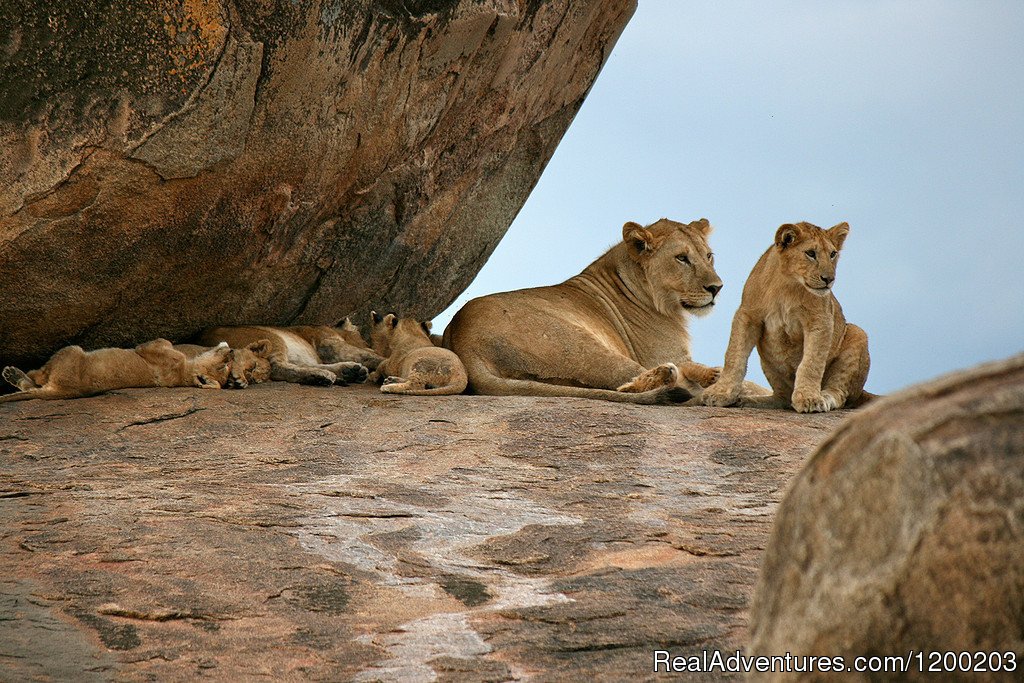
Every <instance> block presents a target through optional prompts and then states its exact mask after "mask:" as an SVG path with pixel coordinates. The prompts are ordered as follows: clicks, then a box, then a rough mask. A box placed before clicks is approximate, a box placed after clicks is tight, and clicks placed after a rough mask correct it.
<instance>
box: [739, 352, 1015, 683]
mask: <svg viewBox="0 0 1024 683" xmlns="http://www.w3.org/2000/svg"><path fill="white" fill-rule="evenodd" d="M750 638H751V645H750V649H751V651H752V653H753V654H758V655H784V654H785V653H787V652H790V653H793V654H794V655H796V654H801V655H827V656H833V655H844V656H845V657H846V664H847V665H850V666H855V665H856V664H855V661H854V658H855V657H856V656H858V655H862V656H871V655H876V656H882V657H884V656H886V655H902V656H904V657H906V656H907V655H908V653H911V652H923V653H925V654H924V659H923V661H924V663H925V665H926V667H927V666H928V665H931V664H934V663H935V662H936V660H935V659H934V658H933V656H931V655H929V654H928V653H929V652H936V653H945V652H953V653H961V652H971V653H973V652H982V653H985V652H989V653H990V652H998V653H1007V652H1009V653H1011V657H1013V658H1015V661H1016V664H1015V667H1016V673H1014V674H1012V677H1014V679H1015V680H1020V678H1019V676H1020V672H1021V670H1022V668H1024V355H1020V356H1016V357H1014V358H1011V359H1009V360H1007V361H1005V362H1001V363H995V364H990V365H984V366H981V367H979V368H977V369H975V370H971V371H968V372H964V373H960V374H956V375H952V376H950V377H947V378H944V379H940V380H937V381H935V382H931V383H929V384H925V385H922V386H921V387H919V388H915V389H913V390H910V391H907V392H904V393H902V394H900V395H898V396H894V397H892V398H890V399H887V400H882V401H879V402H878V403H877V404H876V405H874V406H873V407H870V408H867V409H865V410H863V411H861V412H858V413H857V414H856V415H855V416H854V417H852V418H850V419H849V420H848V421H847V422H845V423H844V424H843V425H842V427H840V428H839V429H838V430H837V431H836V432H835V433H834V434H833V435H832V436H831V437H829V439H828V440H826V441H825V442H824V443H823V444H822V445H821V447H820V448H819V449H818V450H817V452H816V453H815V454H814V455H813V456H812V458H811V460H810V462H809V463H808V464H807V466H806V467H805V468H804V470H803V471H802V472H801V473H800V475H799V476H798V477H797V478H796V480H795V482H794V484H793V486H792V488H791V489H790V490H789V492H788V493H787V495H786V497H785V499H784V501H783V504H782V505H781V506H780V508H779V512H778V515H777V517H776V520H775V525H774V529H773V531H772V537H771V540H770V542H769V545H768V550H767V552H766V556H765V560H764V565H763V567H762V570H761V574H760V578H759V581H758V588H757V593H756V596H755V599H754V604H753V608H752V615H751V634H750ZM969 659H970V661H968V658H964V659H960V658H959V657H957V658H956V660H954V659H952V658H949V657H947V658H946V662H945V663H942V662H940V664H939V665H940V666H945V667H949V666H951V665H952V666H957V667H959V666H962V665H964V664H968V665H970V666H976V665H977V663H978V661H979V660H978V658H977V657H970V658H969ZM982 659H983V660H984V662H983V664H984V665H985V666H986V667H990V668H989V673H988V674H986V677H993V678H1001V677H1004V676H1006V675H1007V673H1006V670H1007V668H1008V663H1009V658H1008V657H1007V656H1005V655H1002V654H1000V656H998V657H996V658H994V659H993V660H992V661H989V659H988V657H984V656H983V657H982ZM996 660H999V661H996ZM883 663H884V662H880V663H878V664H883ZM869 664H870V663H869ZM997 667H1001V668H1002V670H1001V671H998V670H997V672H992V669H996V668H997ZM917 669H918V660H917V659H914V663H913V672H914V673H912V674H910V675H911V677H918V676H922V674H920V673H919V672H918V671H917ZM955 671H958V672H959V669H955ZM878 675H880V674H876V676H878ZM923 675H924V676H928V675H934V674H923ZM957 675H960V676H963V675H964V674H963V673H958V674H957ZM773 677H782V676H779V675H778V674H775V675H774V676H773ZM886 677H887V678H891V677H893V675H892V670H891V669H890V673H889V675H888V676H886ZM972 680H974V679H972Z"/></svg>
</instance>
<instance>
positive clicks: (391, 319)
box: [384, 313, 398, 329]
mask: <svg viewBox="0 0 1024 683" xmlns="http://www.w3.org/2000/svg"><path fill="white" fill-rule="evenodd" d="M384 325H385V326H386V327H390V328H391V329H395V328H396V327H398V318H397V317H396V316H395V314H394V313H388V314H387V315H386V316H384Z"/></svg>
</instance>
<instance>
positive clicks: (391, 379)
mask: <svg viewBox="0 0 1024 683" xmlns="http://www.w3.org/2000/svg"><path fill="white" fill-rule="evenodd" d="M404 381H405V380H404V379H402V378H401V377H395V376H394V375H391V376H390V377H385V378H384V381H383V382H381V384H382V385H383V384H400V383H401V382H404Z"/></svg>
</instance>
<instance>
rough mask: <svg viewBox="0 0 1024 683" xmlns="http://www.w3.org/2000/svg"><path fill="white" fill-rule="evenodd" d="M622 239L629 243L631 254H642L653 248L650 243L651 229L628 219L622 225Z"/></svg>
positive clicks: (651, 239)
mask: <svg viewBox="0 0 1024 683" xmlns="http://www.w3.org/2000/svg"><path fill="white" fill-rule="evenodd" d="M622 241H623V242H625V243H626V244H627V245H629V251H630V253H631V254H633V255H638V254H642V253H644V252H645V251H650V250H651V249H653V248H654V245H653V244H651V242H652V241H653V237H652V236H651V231H650V230H647V229H646V228H644V226H642V225H640V224H639V223H635V222H633V221H628V222H627V223H626V224H625V225H623V226H622Z"/></svg>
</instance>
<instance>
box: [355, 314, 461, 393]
mask: <svg viewBox="0 0 1024 683" xmlns="http://www.w3.org/2000/svg"><path fill="white" fill-rule="evenodd" d="M371 315H372V319H373V323H372V325H371V327H370V339H371V341H372V342H373V348H374V350H375V351H376V352H377V353H379V354H380V355H381V356H384V357H385V358H384V360H383V361H381V364H380V365H378V366H377V370H376V371H375V372H374V373H373V374H371V375H370V379H371V381H383V382H384V385H383V386H382V387H381V388H380V390H381V391H382V392H384V393H385V394H409V395H411V396H443V395H452V394H461V393H462V392H463V391H465V390H466V384H467V382H468V380H467V377H466V368H465V367H463V365H462V361H460V360H459V357H458V356H456V355H455V354H454V353H452V352H451V351H449V350H448V349H442V348H438V347H436V346H434V344H433V342H432V341H431V339H430V337H431V335H430V323H429V322H428V323H420V322H419V321H416V320H411V319H408V318H405V319H402V320H399V319H398V318H396V317H395V315H394V314H393V313H389V314H388V315H386V316H383V317H382V316H380V315H378V314H377V313H376V312H372V313H371Z"/></svg>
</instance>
